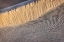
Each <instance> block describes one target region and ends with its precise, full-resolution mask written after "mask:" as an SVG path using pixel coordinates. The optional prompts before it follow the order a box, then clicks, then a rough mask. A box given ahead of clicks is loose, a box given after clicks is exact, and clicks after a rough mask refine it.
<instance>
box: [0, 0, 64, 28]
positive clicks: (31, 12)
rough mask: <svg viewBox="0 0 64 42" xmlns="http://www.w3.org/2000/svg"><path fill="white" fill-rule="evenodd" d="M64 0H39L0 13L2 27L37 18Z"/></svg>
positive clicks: (0, 25)
mask: <svg viewBox="0 0 64 42" xmlns="http://www.w3.org/2000/svg"><path fill="white" fill-rule="evenodd" d="M3 1H4V0H3ZM17 1H18V0H17ZM14 2H15V1H14ZM63 2H64V0H38V1H36V2H31V3H29V4H27V5H24V6H21V7H18V8H16V9H14V10H10V11H7V12H4V13H0V27H4V26H15V25H19V24H24V23H27V22H29V21H32V20H35V19H37V18H39V17H40V16H41V15H45V14H44V13H46V12H48V11H49V10H51V9H54V8H55V7H57V6H59V5H60V4H62V3H63ZM3 3H4V2H3Z"/></svg>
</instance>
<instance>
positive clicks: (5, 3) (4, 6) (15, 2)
mask: <svg viewBox="0 0 64 42" xmlns="http://www.w3.org/2000/svg"><path fill="white" fill-rule="evenodd" d="M35 1H37V0H0V4H1V5H0V13H2V12H6V11H10V10H13V9H16V8H18V7H20V6H23V5H27V4H29V3H31V2H35Z"/></svg>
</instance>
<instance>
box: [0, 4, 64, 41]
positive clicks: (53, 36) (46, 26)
mask: <svg viewBox="0 0 64 42" xmlns="http://www.w3.org/2000/svg"><path fill="white" fill-rule="evenodd" d="M0 42H64V3H63V4H61V5H60V6H58V7H57V8H55V9H54V10H52V11H50V12H48V13H46V14H45V15H44V16H41V17H39V18H38V19H36V20H34V21H30V22H28V23H26V24H23V25H19V26H14V27H12V26H11V27H4V28H1V29H0Z"/></svg>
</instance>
